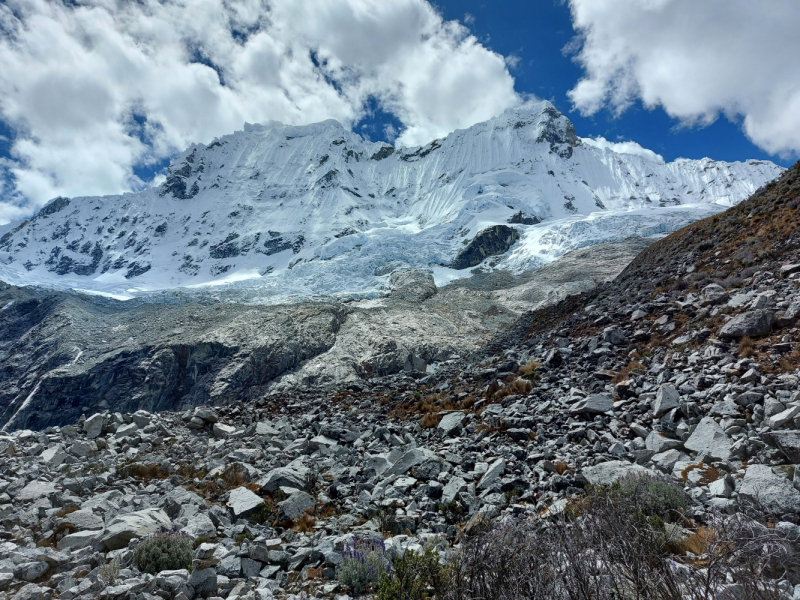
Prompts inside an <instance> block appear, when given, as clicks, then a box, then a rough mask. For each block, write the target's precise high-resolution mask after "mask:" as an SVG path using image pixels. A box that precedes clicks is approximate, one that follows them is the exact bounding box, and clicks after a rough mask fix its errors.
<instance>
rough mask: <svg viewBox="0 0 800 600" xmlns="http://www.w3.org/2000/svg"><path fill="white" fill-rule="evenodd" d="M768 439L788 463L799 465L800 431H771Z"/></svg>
mask: <svg viewBox="0 0 800 600" xmlns="http://www.w3.org/2000/svg"><path fill="white" fill-rule="evenodd" d="M770 437H771V438H772V441H773V443H774V444H775V446H776V447H777V448H778V450H780V451H781V452H783V454H784V455H785V456H786V458H787V459H788V460H789V462H790V463H792V464H795V465H800V431H798V430H796V429H794V430H786V429H785V430H783V431H773V432H772V433H771V434H770Z"/></svg>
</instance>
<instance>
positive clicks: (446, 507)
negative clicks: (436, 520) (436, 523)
mask: <svg viewBox="0 0 800 600" xmlns="http://www.w3.org/2000/svg"><path fill="white" fill-rule="evenodd" d="M439 512H441V513H444V518H445V520H446V521H447V522H448V523H450V524H453V523H458V522H459V521H460V520H461V515H462V514H463V513H464V508H463V507H462V506H461V503H460V502H459V501H458V500H457V499H456V498H453V499H452V500H451V501H450V502H447V503H444V502H443V503H441V504H439Z"/></svg>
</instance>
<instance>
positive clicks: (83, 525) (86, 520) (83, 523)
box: [64, 510, 103, 531]
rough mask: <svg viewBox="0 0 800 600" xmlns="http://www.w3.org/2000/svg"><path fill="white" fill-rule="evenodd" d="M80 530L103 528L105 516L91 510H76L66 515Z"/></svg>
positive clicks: (65, 518) (66, 518)
mask: <svg viewBox="0 0 800 600" xmlns="http://www.w3.org/2000/svg"><path fill="white" fill-rule="evenodd" d="M64 520H65V521H67V522H68V523H70V524H71V525H73V526H74V527H75V528H76V529H77V530H78V531H85V530H87V529H88V530H94V531H96V530H98V529H103V517H101V516H100V515H98V514H96V513H94V512H92V511H90V510H76V511H75V512H73V513H70V514H68V515H67V516H66V517H64Z"/></svg>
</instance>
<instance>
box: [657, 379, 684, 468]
mask: <svg viewBox="0 0 800 600" xmlns="http://www.w3.org/2000/svg"><path fill="white" fill-rule="evenodd" d="M680 402H681V395H680V394H679V393H678V390H676V389H675V388H674V387H673V386H671V385H666V384H663V385H662V386H661V387H659V388H658V391H657V392H656V397H655V400H653V414H654V415H655V416H656V417H660V416H661V415H663V414H665V413H668V412H669V411H671V410H672V409H673V408H678V406H680ZM657 452H658V451H657Z"/></svg>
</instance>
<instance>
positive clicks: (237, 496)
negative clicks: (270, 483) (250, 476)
mask: <svg viewBox="0 0 800 600" xmlns="http://www.w3.org/2000/svg"><path fill="white" fill-rule="evenodd" d="M276 489H277V488H276ZM263 504H264V500H263V499H262V498H261V497H259V496H256V495H255V494H254V493H253V492H251V491H250V490H248V489H247V488H245V487H238V488H236V489H235V490H231V493H230V496H229V498H228V508H230V509H231V510H232V511H233V514H234V516H235V517H236V518H239V517H246V516H247V515H249V514H250V513H251V512H253V511H254V510H255V509H257V508H258V507H260V506H262V505H263Z"/></svg>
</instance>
